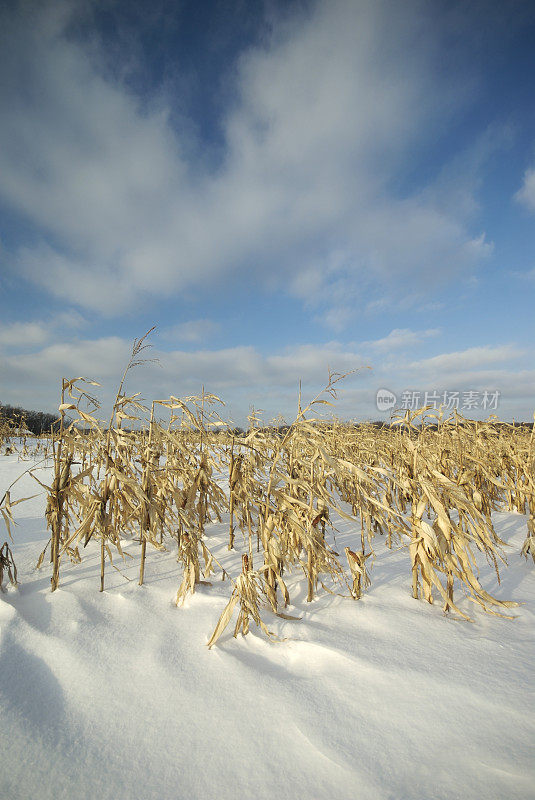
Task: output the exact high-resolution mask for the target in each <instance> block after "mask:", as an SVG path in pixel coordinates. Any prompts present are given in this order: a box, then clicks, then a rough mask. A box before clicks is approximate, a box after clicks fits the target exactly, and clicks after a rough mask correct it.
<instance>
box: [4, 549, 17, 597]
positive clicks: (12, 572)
mask: <svg viewBox="0 0 535 800" xmlns="http://www.w3.org/2000/svg"><path fill="white" fill-rule="evenodd" d="M4 573H7V577H8V580H9V582H10V584H11V585H12V586H18V581H17V567H16V566H15V560H14V558H13V553H12V552H11V549H10V547H9V545H8V543H7V542H4V544H3V545H2V547H0V591H2V592H4V591H5V589H4Z"/></svg>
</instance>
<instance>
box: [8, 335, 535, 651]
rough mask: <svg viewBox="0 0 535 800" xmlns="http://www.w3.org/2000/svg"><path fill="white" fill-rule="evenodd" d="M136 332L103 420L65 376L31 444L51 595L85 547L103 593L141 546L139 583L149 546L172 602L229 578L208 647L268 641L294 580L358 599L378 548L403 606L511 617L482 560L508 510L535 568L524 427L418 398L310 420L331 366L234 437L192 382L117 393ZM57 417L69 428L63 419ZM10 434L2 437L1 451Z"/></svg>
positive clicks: (498, 554)
mask: <svg viewBox="0 0 535 800" xmlns="http://www.w3.org/2000/svg"><path fill="white" fill-rule="evenodd" d="M143 341H144V340H143V339H141V340H138V341H137V342H136V343H135V346H134V349H133V354H132V360H131V362H130V363H129V365H128V366H127V368H126V370H125V373H124V375H123V378H122V380H121V383H120V386H119V389H118V391H117V394H116V398H115V402H114V404H113V409H112V413H111V417H110V419H109V421H108V422H107V424H106V423H103V422H101V421H99V419H98V418H97V413H98V404H97V401H96V400H95V398H94V397H93V396H92V395H91V394H89V392H90V391H91V392H93V391H94V389H93V387H94V386H98V384H95V382H93V381H87V380H85V379H83V378H74V379H70V380H66V379H64V380H63V382H62V388H61V401H60V404H59V422H58V425H57V426H56V428H55V430H54V431H53V433H52V434H51V436H50V437H48V438H45V439H43V440H42V441H39V440H38V441H37V453H39V454H41V455H42V456H43V459H47V458H48V459H52V460H53V478H52V481H51V482H50V483H49V484H48V483H46V482H44V480H42V479H41V477H39V472H38V470H32V471H31V474H32V476H33V477H34V478H35V481H36V482H37V483H38V484H39V487H36V491H41V490H44V491H45V492H46V493H47V498H48V499H47V507H46V523H47V527H48V530H49V533H50V538H49V541H48V543H47V545H46V547H45V549H44V550H43V552H42V553H41V555H40V557H39V561H38V564H37V567H38V568H40V569H45V568H47V569H48V568H49V569H50V571H51V589H52V591H54V590H56V589H57V588H58V586H59V585H60V584H61V567H62V564H63V563H64V562H65V561H66V560H69V561H70V562H71V563H73V564H78V563H80V562H81V561H82V560H83V554H84V548H85V547H86V546H87V545H88V543H89V542H90V541H91V540H93V542H97V543H98V546H99V550H100V582H99V586H98V588H99V590H100V591H103V590H104V589H105V586H106V572H107V570H109V569H110V568H111V567H113V568H114V569H117V566H116V563H117V561H118V560H120V559H123V560H124V559H125V557H126V556H125V553H124V552H123V547H122V544H121V542H123V543H124V540H125V539H129V540H133V541H135V542H137V544H138V547H139V584H140V585H141V584H143V583H144V582H145V580H146V576H145V565H146V559H147V552H148V551H151V550H156V551H169V550H173V551H174V552H176V562H177V579H176V580H177V591H176V597H175V598H174V600H175V603H176V606H177V607H178V609H179V608H180V607H181V606H182V605H183V604H184V602H185V601H186V600H187V598H188V597H189V596H190V595H193V594H194V593H195V591H196V589H197V587H198V586H199V585H200V584H204V585H208V586H210V579H211V578H212V579H215V578H216V577H217V578H219V579H222V580H225V581H228V586H229V593H228V596H229V600H228V604H227V606H226V607H225V609H224V611H223V613H222V614H221V617H220V618H219V620H214V629H213V632H212V633H211V635H210V638H209V640H208V646H209V647H212V646H213V645H215V644H216V643H217V641H218V639H219V637H220V636H221V634H222V633H223V632H224V631H225V630H226V629H227V627H228V626H230V625H231V623H232V625H233V626H234V628H233V631H234V636H238V634H240V633H242V634H243V635H246V634H247V633H248V631H249V630H250V626H251V625H252V624H253V623H254V625H256V626H258V627H259V628H260V630H261V631H262V632H263V633H264V634H265V635H266V636H267V637H269V638H270V639H276V637H275V635H274V634H273V633H272V632H271V631H270V630H269V627H268V620H269V619H270V615H272V614H274V615H277V616H279V617H282V618H283V619H293V620H296V619H297V618H296V617H295V616H292V615H291V614H289V613H288V611H287V609H288V607H289V606H290V605H291V597H290V592H289V589H288V587H287V578H286V576H288V575H289V574H293V575H297V576H298V577H299V579H300V581H301V582H302V585H303V586H304V587H306V599H307V601H308V602H312V601H313V600H314V598H315V597H316V596H317V595H318V593H322V592H327V593H333V594H338V595H342V596H345V597H347V598H348V601H351V600H352V601H357V600H359V598H361V597H362V595H363V593H364V592H367V591H373V569H372V565H373V560H374V558H375V555H376V553H377V551H378V549H379V548H382V547H386V548H404V550H405V552H406V564H407V573H409V571H410V576H411V581H412V596H413V597H414V598H415V599H419V600H423V601H427V602H428V603H433V602H435V601H438V602H439V603H441V604H442V607H443V610H444V612H447V613H450V614H452V615H455V616H456V617H458V618H461V619H464V620H472V618H471V617H470V615H469V614H468V613H467V611H466V604H464V603H463V604H462V605H463V607H462V608H461V604H460V603H459V598H460V597H461V598H462V597H464V598H467V599H468V600H470V601H471V602H472V603H473V604H475V606H476V607H479V608H480V609H483V610H484V611H485V612H487V613H489V614H496V615H499V616H505V617H509V618H513V615H514V614H513V612H512V609H513V608H514V607H515V606H516V605H517V603H515V602H512V601H506V600H500V599H497V598H495V597H493V596H492V595H491V594H489V593H488V592H487V591H486V590H485V588H484V586H482V585H481V584H480V582H479V578H478V559H486V561H487V562H488V563H489V564H491V565H492V567H493V568H494V570H495V572H496V575H497V577H498V581H499V578H500V570H501V569H503V568H505V567H506V560H505V556H504V551H503V546H504V542H503V541H502V540H501V539H500V538H499V537H498V536H497V534H496V532H495V530H494V528H493V523H492V516H491V515H492V512H493V511H497V510H509V511H517V512H519V513H521V514H526V515H527V520H528V521H527V526H528V530H527V536H526V540H525V543H524V546H523V548H522V554H523V555H524V556H525V557H526V558H529V557H531V558H533V560H534V561H535V481H534V475H535V469H534V467H535V448H534V438H533V431H532V430H529V429H528V428H527V427H526V426H524V427H523V426H513V425H509V424H505V423H498V422H497V420H496V419H491V420H489V421H487V422H476V421H472V420H467V419H464V418H463V417H461V416H460V415H459V414H458V413H455V412H454V413H452V414H450V415H444V414H442V413H438V414H437V413H436V412H432V411H431V409H429V408H421V409H419V410H417V411H412V412H406V413H404V414H403V415H399V416H398V417H394V418H393V419H392V421H391V423H390V424H389V425H384V426H377V425H373V424H359V425H349V424H346V423H342V422H339V421H336V420H332V421H329V422H326V421H325V420H324V419H322V418H319V417H318V416H317V415H318V412H319V411H320V410H321V409H322V408H323V407H324V406H325V405H326V404H327V405H328V404H330V400H327V399H326V398H327V397H329V396H332V397H334V396H335V392H336V384H337V382H338V381H339V380H340V379H341V378H342V377H343V376H339V375H330V377H329V381H328V384H327V386H326V388H325V389H324V391H323V392H322V393H321V394H320V395H318V396H317V397H316V398H315V399H313V400H312V401H311V402H310V403H309V404H308V405H306V406H305V407H302V405H301V399H300V400H299V404H298V409H297V414H296V418H295V420H294V421H293V423H292V424H290V425H288V426H286V427H285V428H284V429H282V430H281V429H280V428H278V427H270V426H265V425H262V424H261V423H260V420H259V418H258V416H257V415H256V414H255V413H253V414H252V415H251V417H250V419H249V428H248V430H247V431H246V432H244V433H242V434H240V435H236V433H235V432H233V431H232V429H230V428H229V427H227V426H225V424H224V423H223V420H222V417H221V411H222V403H221V400H220V399H219V398H218V397H216V396H215V395H213V394H209V393H206V392H205V391H204V389H203V391H202V393H201V394H200V395H199V396H189V397H183V398H179V397H175V396H170V397H168V398H165V399H162V400H154V401H152V402H151V403H150V405H147V404H145V403H142V402H141V401H140V399H139V396H138V395H126V394H125V393H123V386H124V382H125V377H126V374H127V372H128V370H129V369H130V368H131V367H132V366H135V365H136V363H141V362H140V361H136V359H137V358H138V356H139V353H140V352H141V350H142V349H143V346H144V345H143ZM67 413H68V414H69V416H70V418H71V420H72V419H73V420H74V422H73V421H69V422H68V423H67V417H66V414H67ZM9 434H10V431H9V430H5V429H2V430H1V431H0V435H1V436H2V438H3V444H2V447H6V442H8V440H9ZM7 446H9V445H7ZM34 446H35V445H34ZM25 454H27V445H26V442H24V443H23V445H22V447H21V456H24V455H25ZM11 489H12V487H9V489H8V490H7V491H6V492H5V494H4V497H3V498H2V500H1V502H0V512H1V513H2V516H3V518H4V521H5V523H6V526H7V530H8V532H9V534H10V536H11V535H12V523H13V512H12V509H13V506H14V505H15V504H16V503H17V502H22V501H23V500H24V498H20V499H18V500H13V499H12V498H11ZM340 518H341V519H346V520H353V521H354V523H355V527H354V530H355V541H354V543H353V545H352V547H345V549H344V552H343V553H339V552H337V550H336V549H335V539H334V538H333V537H334V534H335V533H336V521H337V520H338V519H340ZM212 522H219V523H221V522H225V523H226V524H228V548H229V550H234V551H235V552H236V553H238V554H239V555H240V556H241V559H240V563H241V571H240V572H238V573H237V574H234V575H231V574H229V573H228V571H227V570H226V569H225V568H224V567H223V566H222V565H221V563H220V562H219V561H218V559H217V558H216V557H215V555H214V553H213V552H212V550H211V547H210V533H209V524H210V523H212ZM4 575H7V576H8V577H9V579H10V580H11V581H12V582H16V579H17V577H16V567H15V564H14V561H13V555H12V552H11V549H10V547H9V546H8V543H7V542H6V543H5V544H4V545H3V547H2V548H1V549H0V576H2V577H3V576H4ZM177 613H181V612H180V610H178V611H177ZM207 633H208V632H207Z"/></svg>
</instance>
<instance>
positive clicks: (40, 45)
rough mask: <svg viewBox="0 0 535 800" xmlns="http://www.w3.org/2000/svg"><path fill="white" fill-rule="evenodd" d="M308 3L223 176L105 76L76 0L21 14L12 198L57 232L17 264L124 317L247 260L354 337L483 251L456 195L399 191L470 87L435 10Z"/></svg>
mask: <svg viewBox="0 0 535 800" xmlns="http://www.w3.org/2000/svg"><path fill="white" fill-rule="evenodd" d="M308 8H309V10H308V11H307V12H306V13H305V11H300V12H299V13H298V14H296V15H295V17H293V18H292V17H290V18H289V19H285V21H284V22H281V21H280V20H277V19H275V20H274V24H273V31H272V34H271V36H270V37H269V39H267V40H266V41H264V42H263V43H262V44H261V46H258V47H256V48H253V49H250V50H248V51H247V52H245V53H244V54H243V55H242V58H241V59H240V62H239V64H238V67H237V69H236V70H235V72H234V73H232V76H233V80H234V81H235V83H234V85H233V87H232V88H233V89H234V92H235V102H234V104H233V105H232V107H229V108H228V109H227V111H226V113H225V115H224V117H223V118H222V120H221V124H222V127H223V131H224V136H225V148H224V158H223V162H222V164H221V165H220V166H219V167H218V170H217V171H215V172H211V173H210V172H208V171H207V169H206V166H205V165H204V163H199V162H197V161H196V160H195V159H193V160H192V156H191V148H190V147H189V146H188V139H189V137H190V136H191V131H190V130H188V131H187V133H184V132H182V131H181V130H178V131H177V130H175V129H174V128H173V127H172V126H171V123H170V106H168V107H167V108H166V107H165V102H163V101H162V102H160V104H159V106H158V107H157V108H154V107H149V108H146V107H145V108H141V107H140V104H139V102H138V100H137V98H136V97H135V96H134V95H133V94H132V93H131V92H129V91H127V90H126V89H125V87H124V86H123V85H121V84H119V83H117V82H115V83H114V82H113V80H112V79H111V78H110V77H109V76H105V75H103V74H102V72H101V71H100V70H99V67H98V63H99V59H101V58H102V54H99V51H98V46H97V44H96V43H95V42H94V41H93V42H92V43H91V46H90V47H89V46H88V45H84V44H82V43H81V42H80V41H74V40H73V39H69V38H68V36H67V34H66V30H67V28H68V24H69V22H70V20H71V17H72V15H73V14H74V15H75V14H76V6H75V5H71V4H68V3H61V2H55V3H47V4H45V5H43V6H40V5H39V4H21V5H19V6H18V8H17V7H14V6H11V7H9V8H7V7H5V8H4V10H3V11H2V12H1V14H0V26H1V29H2V31H3V32H2V34H0V54H1V55H0V68H1V69H2V73H3V75H4V77H5V80H4V81H3V83H2V87H3V89H2V96H1V108H2V126H1V128H0V171H1V173H2V184H1V187H0V193H1V199H2V200H3V202H4V203H5V204H6V205H7V206H8V207H9V208H11V209H13V210H15V211H17V212H19V213H20V214H22V215H23V216H24V217H25V218H26V219H27V220H29V221H30V222H31V223H32V224H33V225H34V226H35V227H36V229H37V230H38V231H40V234H41V242H40V243H37V244H34V245H32V246H25V247H24V248H22V249H21V250H20V252H19V253H18V254H17V255H16V256H15V257H13V259H12V261H11V266H12V268H14V269H17V270H20V271H22V273H23V274H24V275H26V276H27V277H29V278H30V279H31V280H33V281H35V282H36V283H38V284H39V285H41V286H43V287H45V289H47V290H48V291H49V292H51V293H52V294H54V295H56V296H58V297H61V298H64V299H66V300H68V301H70V302H73V303H76V304H78V305H80V306H83V307H86V308H91V309H96V310H98V311H101V312H104V313H107V314H110V315H111V314H113V313H115V312H120V311H124V310H126V309H129V308H132V307H134V306H135V305H136V304H138V305H139V304H141V303H142V302H145V298H146V297H147V296H148V297H149V298H150V297H151V296H153V297H157V296H162V295H169V293H173V292H178V291H179V290H184V289H186V288H191V287H194V288H203V287H206V286H208V285H210V286H211V287H214V286H215V285H217V282H218V281H223V280H226V279H228V277H229V276H231V275H233V274H235V273H238V274H240V273H241V274H244V273H245V271H247V273H248V274H249V275H250V276H251V275H254V276H255V277H256V278H257V280H258V281H259V282H260V283H261V284H262V283H266V282H268V281H271V282H275V284H277V285H279V286H284V287H285V288H286V289H287V290H288V291H291V292H293V293H294V294H297V295H298V296H299V297H302V298H304V299H305V300H306V301H307V302H310V303H313V304H316V305H318V306H323V307H325V306H327V312H326V313H327V315H329V313H330V312H329V310H328V309H329V308H330V309H331V313H330V316H327V317H326V322H327V323H328V324H331V325H332V326H333V327H334V328H335V329H337V328H338V329H341V327H342V326H343V315H344V314H346V318H347V309H348V308H349V307H353V306H354V305H355V304H360V305H361V306H362V305H363V304H364V303H365V302H366V300H365V299H364V297H365V296H364V294H363V291H362V288H363V286H364V287H365V286H366V285H377V284H379V285H385V286H388V287H389V288H391V287H392V286H393V285H394V284H397V285H398V286H404V287H406V285H407V278H409V279H411V280H414V279H417V280H419V279H421V278H422V276H423V275H424V274H425V275H426V276H427V277H426V283H429V282H431V283H432V282H433V281H434V280H435V279H437V278H440V279H445V277H446V276H451V275H452V274H457V273H458V272H459V271H461V270H463V269H464V268H467V267H470V266H471V265H472V264H474V263H476V262H477V261H478V260H479V259H480V258H482V257H484V256H485V254H486V253H487V252H488V249H489V246H488V245H487V244H486V243H485V240H484V237H483V235H482V234H481V235H480V233H479V232H478V234H477V236H475V237H474V235H473V234H472V233H471V232H470V231H469V228H468V226H467V223H466V219H465V217H464V216H463V215H462V214H460V213H459V210H458V208H457V207H456V206H455V203H452V204H450V206H448V205H447V204H444V202H440V203H439V202H438V199H437V196H436V194H435V195H433V192H432V191H428V192H423V191H421V190H420V191H414V192H413V193H412V194H410V195H409V196H406V197H397V196H396V197H394V195H393V193H392V192H391V190H390V184H391V182H392V180H393V179H395V177H396V175H397V172H398V170H400V169H403V166H404V159H405V157H406V154H407V151H408V148H410V147H412V148H414V147H416V146H417V145H418V143H419V142H420V141H421V137H422V131H423V130H424V129H425V130H426V131H427V133H428V134H430V135H433V132H434V131H436V130H438V126H439V124H440V123H441V122H443V121H444V119H445V117H444V115H445V114H451V113H452V112H453V111H454V110H455V109H456V108H459V107H460V104H461V103H462V101H463V100H464V99H466V97H465V95H464V94H463V93H464V92H465V89H464V85H463V83H461V82H459V83H458V84H455V74H454V73H455V71H454V70H452V72H451V74H452V75H453V77H452V78H449V79H448V81H449V82H448V81H446V80H445V79H444V78H441V77H439V72H438V71H437V69H436V68H435V67H434V64H435V63H436V55H437V49H438V48H439V46H440V45H439V42H438V41H437V36H436V31H435V29H434V26H433V20H432V18H431V17H432V15H431V14H428V13H426V12H425V10H424V9H423V8H422V6H421V5H420V4H419V3H418V2H414V3H406V4H404V7H403V13H402V14H400V13H399V9H398V5H397V4H396V3H395V2H387V1H385V2H376V3H371V2H365V1H364V0H363V1H362V2H349V0H331V1H330V2H317V3H315V4H313V5H311V6H310V7H308ZM14 9H15V10H14ZM393 21H394V23H395V24H393ZM28 53H31V58H28ZM228 80H231V77H230V76H229V78H228ZM468 83H469V81H467V82H466V84H468ZM171 102H172V99H171V98H168V103H169V104H170V103H171ZM444 109H448V110H447V112H446V111H445V110H444ZM52 243H53V244H52ZM340 252H343V253H345V256H344V257H343V258H339V256H338V255H337V254H339V253H340ZM318 254H319V255H318ZM366 276H367V277H366Z"/></svg>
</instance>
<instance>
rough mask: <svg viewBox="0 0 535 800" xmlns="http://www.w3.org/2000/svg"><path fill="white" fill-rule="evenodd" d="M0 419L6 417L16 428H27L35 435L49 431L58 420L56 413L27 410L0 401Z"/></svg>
mask: <svg viewBox="0 0 535 800" xmlns="http://www.w3.org/2000/svg"><path fill="white" fill-rule="evenodd" d="M0 419H6V420H9V421H10V422H11V424H12V425H14V426H15V427H17V428H21V429H23V430H28V431H30V433H33V434H34V435H35V436H39V435H40V434H41V433H49V432H50V430H51V429H52V427H53V425H55V424H56V423H57V421H58V417H57V415H56V414H49V413H48V412H46V411H29V410H28V409H25V408H20V407H19V406H11V405H3V404H2V403H0Z"/></svg>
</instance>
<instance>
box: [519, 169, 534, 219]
mask: <svg viewBox="0 0 535 800" xmlns="http://www.w3.org/2000/svg"><path fill="white" fill-rule="evenodd" d="M515 200H518V202H519V203H522V204H523V205H524V206H525V207H526V208H527V209H528V211H532V212H534V213H535V169H528V170H526V172H525V174H524V181H523V183H522V186H521V187H520V189H519V190H518V192H517V193H516V194H515Z"/></svg>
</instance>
